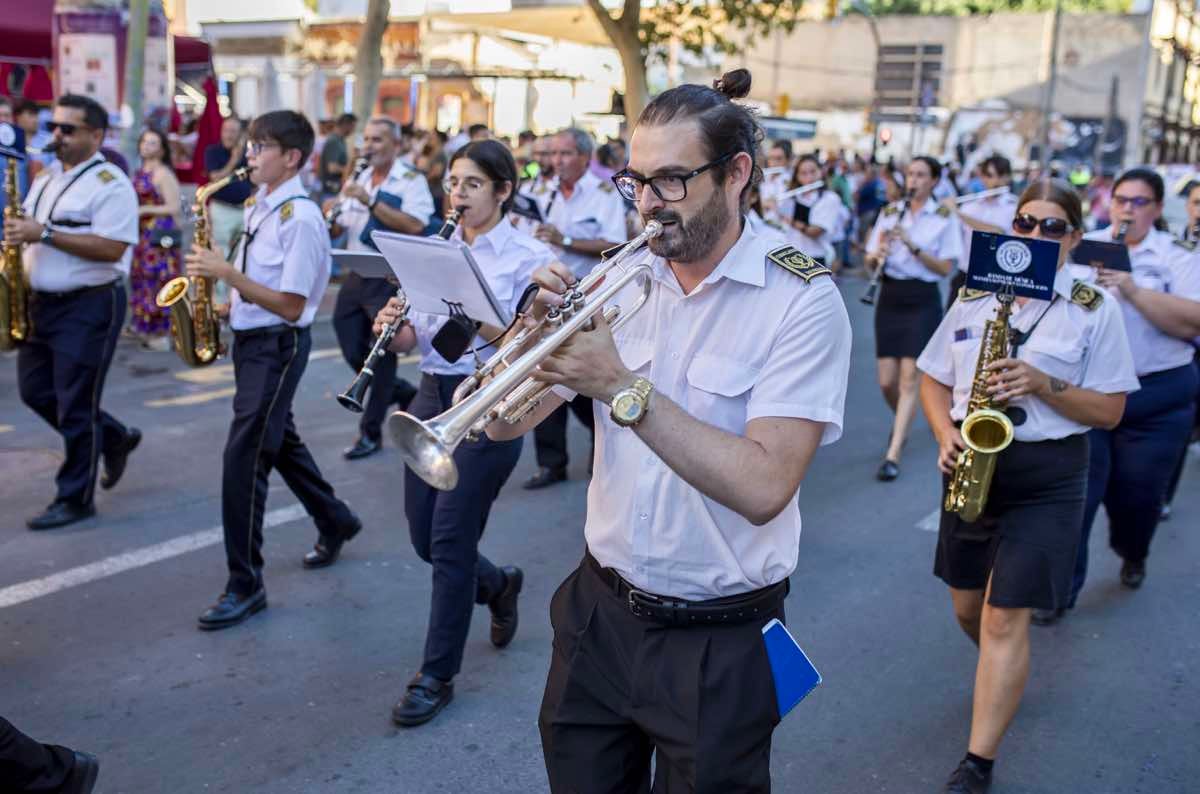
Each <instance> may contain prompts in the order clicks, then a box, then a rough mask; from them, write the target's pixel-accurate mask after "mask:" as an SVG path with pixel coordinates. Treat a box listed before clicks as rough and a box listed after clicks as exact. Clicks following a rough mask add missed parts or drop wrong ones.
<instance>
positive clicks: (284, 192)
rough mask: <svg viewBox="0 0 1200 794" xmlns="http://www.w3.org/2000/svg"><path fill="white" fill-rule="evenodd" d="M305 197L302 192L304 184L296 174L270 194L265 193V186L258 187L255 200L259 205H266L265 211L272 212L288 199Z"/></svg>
mask: <svg viewBox="0 0 1200 794" xmlns="http://www.w3.org/2000/svg"><path fill="white" fill-rule="evenodd" d="M306 195H308V194H307V193H305V191H304V183H303V182H301V181H300V175H299V174H296V175H295V176H293V177H292V178H291V179H289V180H288V181H286V182H284V183H283V184H282V185H280V186H279V187H277V188H275V189H274V190H272V191H271V192H270V193H267V186H266V185H260V186H259V188H258V196H257V199H258V202H259V203H262V204H266V205H267V209H271V210H273V209H275V208H276V207H278V206H279V205H280V204H282V203H283V202H285V201H287V200H288V199H294V198H296V197H297V196H306Z"/></svg>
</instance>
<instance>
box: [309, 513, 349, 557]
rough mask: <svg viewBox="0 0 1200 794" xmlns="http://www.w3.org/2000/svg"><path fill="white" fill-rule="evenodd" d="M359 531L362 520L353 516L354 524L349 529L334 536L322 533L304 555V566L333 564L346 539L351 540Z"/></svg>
mask: <svg viewBox="0 0 1200 794" xmlns="http://www.w3.org/2000/svg"><path fill="white" fill-rule="evenodd" d="M361 531H362V522H361V521H359V520H358V519H357V518H355V519H354V525H353V526H352V527H351V528H350V530H349V531H346V532H343V533H342V534H341V535H339V536H337V537H336V538H333V537H330V536H328V535H322V536H321V537H320V538H318V539H317V545H315V546H313V549H312V551H310V552H309V553H308V554H305V555H304V567H305V568H327V567H329V566H330V565H333V564H334V563H335V562H337V558H338V555H339V554H341V553H342V546H344V545H346V541H348V540H353V539H354V536H355V535H357V534H358V533H359V532H361Z"/></svg>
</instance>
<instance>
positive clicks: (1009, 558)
mask: <svg viewBox="0 0 1200 794" xmlns="http://www.w3.org/2000/svg"><path fill="white" fill-rule="evenodd" d="M1082 229H1083V212H1082V209H1081V207H1080V204H1079V199H1078V197H1077V196H1076V194H1075V193H1074V191H1073V190H1072V189H1071V188H1070V186H1068V185H1067V184H1065V183H1062V182H1037V183H1035V184H1034V185H1032V186H1030V187H1029V188H1028V189H1027V190H1026V191H1025V193H1024V194H1023V195H1022V196H1021V198H1020V200H1019V202H1018V206H1017V214H1016V217H1015V218H1014V219H1013V221H1012V230H1013V233H1014V234H1016V235H1018V236H1021V237H1029V238H1033V239H1041V240H1050V241H1053V242H1057V243H1059V256H1058V272H1057V275H1056V277H1055V281H1054V292H1053V295H1052V298H1051V300H1049V301H1045V300H1033V299H1028V298H1020V297H1018V298H1016V299H1015V300H1014V299H1013V298H1012V297H1011V296H997V295H994V294H993V293H990V292H975V291H971V290H963V291H962V292H961V293H960V295H959V298H958V300H957V301H955V302H954V303H953V305H952V306H951V307H950V310H949V311H948V312H947V314H946V316H945V317H944V318H943V320H942V322H941V324H940V325H939V326H938V328H937V331H936V332H935V333H934V335H933V337H932V338H931V339H930V341H929V344H928V345H927V346H926V347H925V350H924V351H923V352H922V353H921V356H920V358H919V359H918V360H917V367H918V368H919V369H920V370H921V371H922V373H923V376H922V379H921V387H920V389H921V404H922V406H923V407H924V409H925V416H926V418H927V419H928V420H929V425H930V427H931V428H932V429H933V433H934V436H935V437H936V438H937V441H938V468H939V469H940V470H941V471H942V473H943V474H944V475H945V477H946V480H947V487H949V482H950V479H951V478H952V477H953V476H954V474H955V468H956V466H957V465H958V464H959V461H960V455H961V453H962V452H963V450H964V448H965V446H966V444H965V443H964V440H963V434H962V433H961V432H960V429H959V426H960V424H962V423H963V421H964V420H965V419H968V410H971V411H972V412H974V411H979V410H981V406H985V405H986V406H988V407H990V408H992V409H998V410H1003V411H1004V413H1005V414H1006V415H1007V417H1008V419H1009V420H1010V421H1011V424H1012V438H1013V440H1012V442H1011V444H1009V446H1008V447H1007V448H1006V449H1005V450H1004V451H1003V452H1001V453H999V455H998V456H997V457H996V459H995V461H994V463H995V469H994V477H993V478H992V480H991V485H990V489H988V492H987V494H986V500H985V501H986V507H985V508H984V511H983V514H982V516H980V517H979V518H978V519H977V520H975V521H967V520H964V519H963V517H962V516H961V515H960V514H959V513H957V512H952V511H948V510H946V509H943V511H942V514H941V522H940V527H939V530H938V544H937V552H936V556H935V560H934V574H935V575H936V576H938V577H939V578H940V579H942V581H944V582H945V583H946V584H947V585H948V586H949V588H950V601H951V603H952V605H953V607H954V614H955V616H956V617H957V619H958V623H959V625H960V626H961V628H962V630H963V631H964V633H966V635H967V636H968V637H969V638H970V639H971V641H972V642H974V643H975V644H976V645H977V646H978V647H979V662H978V668H977V670H976V673H975V698H974V710H973V713H972V715H971V731H970V739H969V743H968V745H967V755H966V757H965V758H964V759H963V760H962V761H961V762H960V764H959V765H958V768H957V769H955V770H954V773H953V774H952V775H951V777H950V780H949V781H948V782H947V784H946V788H945V789H944V790H945V791H947V792H964V793H967V792H970V793H971V794H974V793H975V792H982V791H986V790H987V787H988V786H989V784H990V780H991V772H992V762H993V760H994V759H995V757H996V751H997V749H998V747H999V744H1000V739H1001V737H1002V736H1003V735H1004V732H1005V730H1006V729H1007V727H1008V725H1009V723H1010V722H1011V720H1012V718H1013V716H1014V715H1015V714H1016V711H1017V707H1018V705H1019V704H1020V701H1021V694H1022V692H1023V690H1024V687H1025V679H1026V676H1027V675H1028V671H1029V625H1030V618H1031V613H1032V611H1033V609H1035V608H1041V609H1061V608H1063V607H1065V606H1066V601H1067V598H1068V595H1069V593H1070V587H1071V575H1072V570H1073V568H1074V563H1075V551H1076V545H1077V544H1078V541H1079V526H1080V523H1079V522H1080V520H1081V519H1082V517H1083V509H1084V497H1085V493H1086V488H1087V467H1088V442H1087V432H1088V431H1089V430H1090V429H1091V428H1093V427H1104V428H1110V427H1113V426H1114V425H1116V424H1117V422H1119V421H1120V419H1121V413H1122V411H1123V410H1124V407H1125V394H1126V393H1127V392H1130V391H1132V390H1134V389H1136V388H1137V385H1138V382H1137V378H1136V377H1135V376H1134V370H1133V359H1132V355H1131V353H1130V350H1129V343H1128V341H1127V340H1126V337H1125V327H1124V323H1123V322H1122V318H1121V312H1120V309H1119V308H1118V307H1117V305H1116V302H1115V301H1114V300H1113V299H1112V298H1111V297H1110V296H1109V295H1107V294H1106V293H1105V292H1104V291H1103V290H1101V289H1099V288H1096V287H1092V286H1089V285H1087V284H1084V283H1082V282H1078V281H1075V280H1074V278H1073V277H1072V275H1071V269H1070V268H1069V267H1065V263H1066V261H1067V254H1068V252H1069V251H1070V249H1071V248H1073V247H1074V245H1075V244H1076V243H1078V242H1079V239H1080V237H1081V235H1082ZM1008 301H1012V303H1011V304H1009V303H1008ZM997 314H999V315H1000V318H999V319H1006V323H1007V325H1008V326H1009V328H1010V329H1011V334H1006V335H1005V336H1006V337H1007V338H999V339H994V340H993V341H994V342H995V352H991V351H988V350H985V351H984V354H983V355H981V353H980V348H981V345H983V344H986V342H985V336H988V335H989V332H991V331H994V330H995V326H992V327H991V328H989V327H988V324H989V323H994V322H997V321H998V318H997ZM1005 315H1008V317H1007V318H1005ZM981 365H982V366H983V368H984V373H983V375H982V376H981V377H977V371H976V370H977V367H979V366H981Z"/></svg>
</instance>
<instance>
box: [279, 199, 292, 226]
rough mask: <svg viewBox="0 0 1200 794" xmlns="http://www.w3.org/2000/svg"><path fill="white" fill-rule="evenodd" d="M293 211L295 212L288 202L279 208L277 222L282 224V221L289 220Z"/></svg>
mask: <svg viewBox="0 0 1200 794" xmlns="http://www.w3.org/2000/svg"><path fill="white" fill-rule="evenodd" d="M294 211H295V210H294V209H293V208H292V202H290V201H289V202H287V203H285V204H284V205H283V206H282V207H280V208H279V222H280V223H283V222H284V221H287V220H291V217H292V213H293V212H294Z"/></svg>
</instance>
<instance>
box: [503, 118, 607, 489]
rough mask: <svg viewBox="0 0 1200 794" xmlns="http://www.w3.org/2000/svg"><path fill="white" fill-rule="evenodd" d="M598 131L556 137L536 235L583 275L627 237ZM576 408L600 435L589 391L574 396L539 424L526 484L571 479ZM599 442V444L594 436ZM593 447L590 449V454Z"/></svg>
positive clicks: (533, 485)
mask: <svg viewBox="0 0 1200 794" xmlns="http://www.w3.org/2000/svg"><path fill="white" fill-rule="evenodd" d="M593 146H594V144H593V142H592V136H591V135H589V134H588V133H586V132H584V131H583V130H578V129H573V128H572V129H567V130H563V131H562V132H559V133H558V134H556V135H555V136H554V149H553V155H552V158H553V161H554V173H555V174H557V176H558V182H557V185H556V188H557V189H556V191H555V196H554V202H553V204H552V205H550V208H549V211H547V210H546V208H545V207H543V208H542V212H543V215H544V216H545V217H546V223H544V224H542V225H541V226H539V227H538V229H537V231H536V232H535V233H534V236H535V237H536V238H537V239H539V240H541V241H542V242H544V243H546V244H547V245H550V246H553V247H554V249H555V251H556V252H557V253H558V254H559V257H560V258H561V259H562V261H563V263H564V264H566V265H567V267H569V268H570V269H571V272H572V273H574V274H575V275H576V277H582V276H583V275H585V274H586V273H587V272H588V271H589V270H591V269H592V268H593V267H595V266H596V264H597V263H598V262H599V261H600V252H602V251H604V250H605V249H608V248H611V247H612V246H614V245H616V244H617V243H619V242H622V241H623V240H625V231H626V230H625V203H624V202H623V201H622V200H621V197H620V196H618V195H617V192H616V190H614V189H613V186H612V183H611V182H607V181H603V180H601V179H600V177H598V176H596V175H595V174H593V173H592V172H591V171H590V170H589V169H588V166H589V164H590V163H591V159H592V149H593ZM568 411H570V412H571V413H574V414H575V416H576V417H577V418H578V419H579V421H580V422H582V423H583V424H584V426H585V427H587V428H588V432H589V433H591V434H592V437H593V439H594V438H595V430H594V429H593V427H592V406H591V403H590V402H589V401H588V400H587V398H586V397H585V396H583V395H580V396H579V397H576V398H575V399H574V400H572V401H571V404H570V408H569V409H568V407H567V406H566V405H564V406H562V407H561V408H559V410H558V412H557V413H555V414H554V416H552V417H550V419H549V420H547V421H546V422H544V423H543V424H542V426H540V427H538V430H537V432H536V433H534V436H533V440H534V442H535V444H536V446H537V462H538V470H537V473H535V474H534V475H533V476H532V477H530V478H529V479H528V480H526V482H525V487H526V488H530V489H534V488H545V487H546V486H547V485H553V484H554V483H556V482H562V481H563V480H565V479H567V462H568V458H567V413H568ZM592 446H593V447H594V446H595V444H594V441H593V445H592ZM591 454H592V450H589V455H591Z"/></svg>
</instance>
